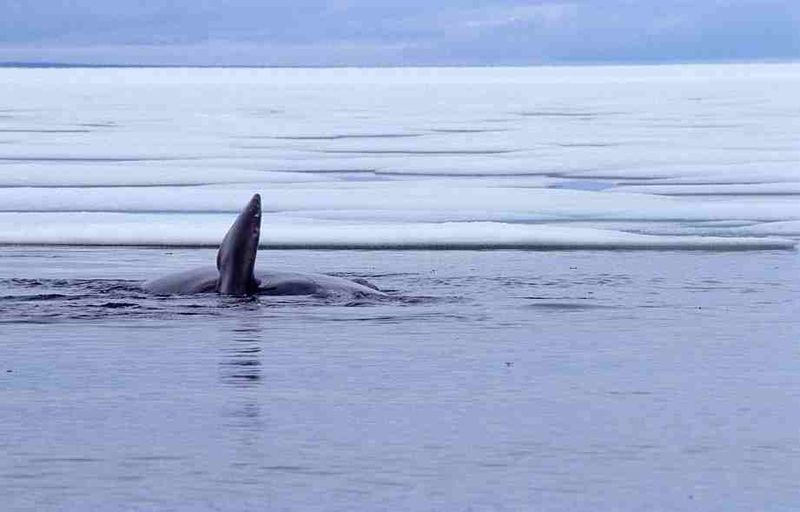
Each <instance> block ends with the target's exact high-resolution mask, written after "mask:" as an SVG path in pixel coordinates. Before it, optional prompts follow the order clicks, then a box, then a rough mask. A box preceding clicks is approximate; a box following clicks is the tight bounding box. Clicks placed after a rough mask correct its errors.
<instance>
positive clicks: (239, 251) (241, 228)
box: [144, 194, 385, 296]
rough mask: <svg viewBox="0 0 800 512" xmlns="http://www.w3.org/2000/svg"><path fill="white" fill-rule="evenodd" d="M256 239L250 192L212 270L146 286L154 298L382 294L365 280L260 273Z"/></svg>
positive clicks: (257, 212) (257, 211)
mask: <svg viewBox="0 0 800 512" xmlns="http://www.w3.org/2000/svg"><path fill="white" fill-rule="evenodd" d="M260 235H261V196H260V195H259V194H255V195H254V196H253V197H252V199H250V201H249V202H248V203H247V206H245V207H244V209H243V210H242V211H241V213H240V214H239V216H238V217H237V218H236V220H235V221H234V223H233V225H232V226H231V227H230V229H229V230H228V232H227V234H226V235H225V238H223V240H222V243H221V244H220V247H219V252H218V253H217V266H216V267H212V266H208V267H201V268H196V269H192V270H187V271H184V272H178V273H176V274H170V275H167V276H164V277H161V278H158V279H155V280H153V281H149V282H147V283H145V285H144V289H145V290H147V291H148V292H151V293H154V294H158V295H190V294H195V293H214V292H217V293H220V294H222V295H234V296H246V295H334V294H349V295H360V296H364V295H368V296H381V295H385V294H384V293H383V292H381V291H380V290H378V288H377V287H375V286H374V285H372V284H370V283H368V282H367V281H363V280H359V282H356V281H351V280H349V279H344V278H341V277H336V276H329V275H325V274H306V273H299V272H281V271H265V270H258V269H256V268H255V263H256V256H257V254H258V243H259V239H260Z"/></svg>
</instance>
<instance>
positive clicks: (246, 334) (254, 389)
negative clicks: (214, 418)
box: [219, 302, 264, 430]
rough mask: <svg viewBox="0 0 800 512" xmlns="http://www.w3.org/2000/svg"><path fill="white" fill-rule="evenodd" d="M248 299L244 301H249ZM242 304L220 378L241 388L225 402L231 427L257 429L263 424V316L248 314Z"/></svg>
mask: <svg viewBox="0 0 800 512" xmlns="http://www.w3.org/2000/svg"><path fill="white" fill-rule="evenodd" d="M246 304H247V303H246V302H245V303H244V304H242V305H243V306H244V305H246ZM246 309H247V308H243V311H242V316H243V317H242V318H241V319H237V326H236V327H234V328H233V329H231V331H230V337H231V338H230V340H229V341H227V342H226V343H225V344H224V346H223V347H222V348H221V349H220V354H221V361H220V363H219V366H220V380H221V382H222V383H223V384H224V385H225V386H233V387H236V388H239V389H240V391H239V392H237V393H236V394H235V395H234V396H233V397H232V399H231V400H227V401H226V403H225V406H224V413H223V414H224V416H225V417H226V418H228V419H229V420H230V421H229V422H228V423H227V424H228V425H229V426H231V427H237V428H243V429H249V430H258V429H259V428H260V427H261V426H262V424H261V422H262V418H261V406H260V403H259V394H258V393H259V388H261V387H262V386H263V382H262V368H261V367H262V364H261V358H262V353H261V352H262V349H261V344H262V343H263V342H264V341H263V340H262V339H261V336H262V330H261V324H260V322H261V319H260V318H258V317H256V318H253V319H250V318H247V311H246Z"/></svg>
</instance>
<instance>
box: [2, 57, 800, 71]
mask: <svg viewBox="0 0 800 512" xmlns="http://www.w3.org/2000/svg"><path fill="white" fill-rule="evenodd" d="M797 63H800V60H797V59H761V60H708V61H699V60H693V61H681V60H674V61H672V60H665V61H602V62H599V61H591V62H581V61H575V62H540V63H529V64H413V65H389V64H387V65H355V64H338V65H337V64H331V65H270V64H119V63H116V64H93V63H86V62H25V61H21V62H17V61H7V62H0V68H5V69H8V68H17V69H403V68H409V69H414V68H543V67H603V66H692V65H699V66H701V65H709V64H719V65H726V64H728V65H734V64H741V65H747V64H797Z"/></svg>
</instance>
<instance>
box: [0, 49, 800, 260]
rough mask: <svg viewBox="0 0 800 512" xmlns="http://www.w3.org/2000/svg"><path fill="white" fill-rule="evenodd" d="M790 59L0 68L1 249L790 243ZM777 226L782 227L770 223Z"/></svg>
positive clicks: (797, 71) (798, 84) (798, 118)
mask: <svg viewBox="0 0 800 512" xmlns="http://www.w3.org/2000/svg"><path fill="white" fill-rule="evenodd" d="M798 88H800V65H797V64H758V65H756V64H753V65H691V66H678V65H675V66H652V67H648V66H628V67H623V66H609V67H590V68H569V67H558V68H546V67H545V68H487V69H436V68H425V69H413V68H411V69H225V70H218V69H216V70H215V69H55V70H53V69H49V70H48V69H3V70H0V98H2V100H0V101H2V104H0V109H1V110H2V116H0V211H2V214H0V243H6V244H15V243H31V244H49V243H59V244H143V245H148V244H158V245H213V244H214V243H216V242H217V241H218V239H219V237H220V233H222V232H224V227H225V226H226V225H227V224H228V223H229V222H230V220H231V218H232V216H233V214H234V213H235V212H236V211H237V210H238V209H239V208H240V207H241V205H242V204H244V203H245V202H246V200H247V199H248V198H249V196H250V194H252V193H254V192H261V193H262V195H263V197H264V209H265V218H264V222H265V229H264V244H265V245H266V246H272V247H394V248H409V247H437V248H461V247H480V248H493V247H497V248H501V247H524V248H548V247H561V248H608V249H617V248H647V249H658V248H664V249H684V248H685V249H697V248H709V249H740V248H750V249H753V248H788V247H791V246H792V245H793V244H794V242H795V241H796V240H798V239H800V234H798V230H797V228H796V225H797V222H800V204H799V202H798V201H796V200H795V199H796V198H795V197H794V196H797V195H798V194H800V188H798V187H800V142H799V141H800V139H798V138H797V133H798V129H800V111H798V109H797V103H796V98H795V96H796V95H795V94H794V93H793V91H795V90H798ZM774 237H777V238H774Z"/></svg>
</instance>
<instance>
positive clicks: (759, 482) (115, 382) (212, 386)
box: [0, 247, 800, 512]
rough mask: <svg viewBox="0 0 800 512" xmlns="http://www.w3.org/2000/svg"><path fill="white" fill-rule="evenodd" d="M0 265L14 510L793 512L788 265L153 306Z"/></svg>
mask: <svg viewBox="0 0 800 512" xmlns="http://www.w3.org/2000/svg"><path fill="white" fill-rule="evenodd" d="M213 257H214V251H212V250H192V249H135V248H95V249H86V248H48V247H41V248H13V247H6V248H2V249H0V418H2V419H1V420H0V454H2V456H0V499H1V500H2V505H0V508H2V510H8V511H14V512H17V511H37V512H38V511H73V510H74V511H86V510H103V511H122V510H125V511H128V510H143V511H145V510H146V511H151V510H159V511H160V510H176V511H205V510H225V511H228V510H230V511H249V510H253V511H261V510H302V511H309V510H348V511H355V510H365V511H366V510H370V511H371V510H454V511H456V510H457V511H462V510H463V511H467V510H474V511H483V510H492V511H494V510H497V511H520V510H540V511H575V510H604V511H612V510H613V511H616V510H626V511H634V510H635V511H639V510H642V511H645V510H646V511H655V510H669V511H674V510H698V511H716V510H719V511H732V510H741V511H754V510H764V511H793V510H797V509H798V508H800V487H798V485H797V482H798V481H800V429H798V420H799V419H800V415H799V414H798V412H797V411H798V404H800V372H799V371H798V361H800V343H798V342H799V341H800V320H798V312H799V311H798V299H800V256H798V253H797V252H795V251H766V252H763V251H761V252H734V253H730V252H727V253H719V252H669V251H666V252H625V251H612V252H608V251H605V252H592V251H576V252H569V251H566V252H557V251H556V252H525V251H487V252H480V251H472V252H470V251H465V252H460V251H448V252H436V251H431V252H417V251H375V252H359V251H285V252H284V251H262V252H261V254H260V256H259V258H260V262H261V264H263V265H271V266H272V265H274V266H277V267H281V268H288V269H299V270H308V271H312V270H313V271H326V272H332V273H336V274H337V275H345V276H348V275H352V276H362V277H367V278H369V279H370V280H372V281H373V282H374V283H375V284H377V285H378V286H380V287H381V288H382V289H385V290H389V291H390V293H391V295H392V298H390V299H388V300H379V301H369V300H363V299H360V300H356V299H352V298H336V299H319V298H310V297H306V298H275V297H260V298H257V299H251V300H239V299H225V298H220V297H217V296H214V295H209V296H194V297H185V298H174V297H173V298H168V297H152V296H148V295H146V294H145V293H143V292H141V291H139V288H138V285H139V284H140V283H141V282H142V281H143V280H145V279H147V278H150V277H153V276H155V275H160V274H161V273H165V272H169V271H173V270H179V269H182V268H186V267H191V266H194V265H202V264H208V262H209V261H213Z"/></svg>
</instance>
